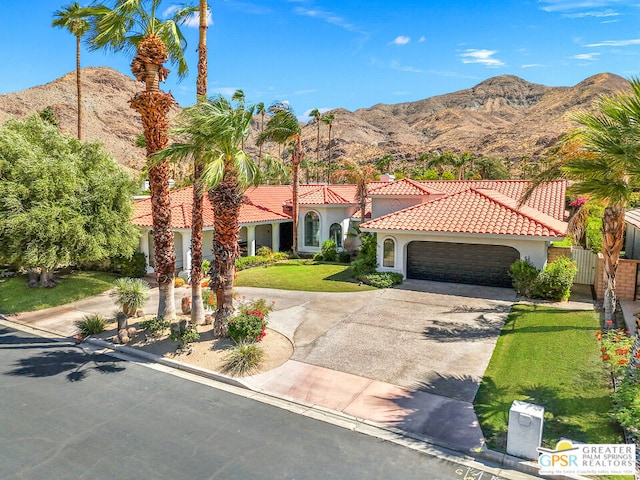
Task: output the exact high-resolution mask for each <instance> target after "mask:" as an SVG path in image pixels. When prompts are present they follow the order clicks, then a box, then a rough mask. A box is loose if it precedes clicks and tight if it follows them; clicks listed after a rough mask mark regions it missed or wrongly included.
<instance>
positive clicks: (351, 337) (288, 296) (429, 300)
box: [237, 280, 516, 402]
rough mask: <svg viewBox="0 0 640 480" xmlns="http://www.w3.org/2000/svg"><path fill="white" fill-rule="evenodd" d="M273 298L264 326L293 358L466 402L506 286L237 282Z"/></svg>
mask: <svg viewBox="0 0 640 480" xmlns="http://www.w3.org/2000/svg"><path fill="white" fill-rule="evenodd" d="M237 291H238V293H239V294H240V295H247V296H248V297H264V298H266V299H268V300H274V301H275V302H276V305H275V307H276V311H274V312H273V313H272V314H271V318H270V322H271V326H272V327H273V328H275V329H276V330H279V331H281V332H282V333H284V334H286V335H287V336H289V338H291V339H292V340H293V342H294V345H295V352H294V356H293V359H294V360H297V361H300V362H305V363H309V364H312V365H317V366H320V367H325V368H330V369H332V370H338V371H341V372H346V373H350V374H353V375H358V376H362V377H366V378H370V379H374V380H379V381H382V382H386V383H390V384H394V385H398V386H402V387H406V388H410V389H412V390H420V391H425V392H429V393H434V394H438V395H441V396H444V397H448V398H452V399H455V400H461V401H466V402H472V401H473V397H474V396H475V394H476V391H477V389H478V386H479V382H480V380H481V379H482V375H483V373H484V371H485V369H486V367H487V364H488V363H489V359H490V358H491V354H492V352H493V348H494V346H495V343H496V341H497V338H498V335H499V333H500V329H501V328H502V325H503V324H504V321H505V319H506V316H507V314H508V312H509V310H510V308H511V305H512V304H513V302H514V301H515V300H516V294H515V292H514V291H513V290H512V289H505V288H495V287H483V286H476V285H460V284H448V283H438V282H429V281H418V280H408V281H405V283H403V284H402V285H401V286H399V287H396V288H394V289H386V290H373V291H367V292H356V293H314V292H296V291H280V290H270V289H255V288H238V289H237Z"/></svg>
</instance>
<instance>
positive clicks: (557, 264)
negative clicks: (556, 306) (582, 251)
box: [535, 257, 578, 301]
mask: <svg viewBox="0 0 640 480" xmlns="http://www.w3.org/2000/svg"><path fill="white" fill-rule="evenodd" d="M576 273H578V268H577V267H576V265H575V263H573V262H572V261H571V260H570V259H568V258H567V257H559V258H557V259H556V260H554V261H553V262H551V263H548V264H547V265H546V266H545V267H544V269H543V270H542V272H540V274H539V275H538V278H537V279H536V282H535V295H536V296H539V297H541V298H546V299H548V300H555V301H559V300H567V299H568V298H569V295H571V287H572V286H573V279H574V278H575V276H576Z"/></svg>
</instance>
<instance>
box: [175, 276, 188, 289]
mask: <svg viewBox="0 0 640 480" xmlns="http://www.w3.org/2000/svg"><path fill="white" fill-rule="evenodd" d="M186 284H187V282H186V281H185V279H184V278H180V277H176V278H174V279H173V286H174V287H175V288H179V287H184V286H185V285H186Z"/></svg>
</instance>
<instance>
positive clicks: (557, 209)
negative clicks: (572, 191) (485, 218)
mask: <svg viewBox="0 0 640 480" xmlns="http://www.w3.org/2000/svg"><path fill="white" fill-rule="evenodd" d="M416 183H419V184H420V185H423V186H425V187H427V188H433V189H437V190H439V191H441V192H444V193H448V194H453V193H458V192H461V191H463V190H467V189H469V188H475V189H489V190H495V191H497V192H500V193H502V194H504V195H506V196H508V197H510V198H513V199H514V200H516V202H517V201H518V200H519V199H520V197H521V196H522V194H523V193H524V191H525V190H526V189H527V187H529V185H530V183H529V182H528V181H527V180H426V181H416ZM566 190H567V182H566V180H555V181H553V182H548V183H544V184H542V185H540V186H539V187H538V188H536V190H535V191H534V193H533V195H532V196H531V198H529V200H528V201H527V203H526V205H528V206H530V207H532V208H535V209H536V210H540V211H541V212H543V213H546V214H547V215H549V216H551V217H554V218H557V219H558V220H564V212H565V204H564V202H565V195H566Z"/></svg>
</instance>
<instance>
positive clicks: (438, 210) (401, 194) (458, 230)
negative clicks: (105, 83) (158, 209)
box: [133, 179, 567, 286]
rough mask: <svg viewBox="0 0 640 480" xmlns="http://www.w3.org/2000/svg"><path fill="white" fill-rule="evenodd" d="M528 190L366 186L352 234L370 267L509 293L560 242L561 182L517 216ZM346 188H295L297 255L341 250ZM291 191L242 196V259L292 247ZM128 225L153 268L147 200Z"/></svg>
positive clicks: (186, 228) (176, 201)
mask: <svg viewBox="0 0 640 480" xmlns="http://www.w3.org/2000/svg"><path fill="white" fill-rule="evenodd" d="M527 186H528V182H526V181H520V180H500V181H498V180H496V181H489V180H486V181H484V180H483V181H413V180H408V179H403V180H398V181H393V180H391V179H389V181H383V182H374V183H372V184H370V185H369V199H368V201H367V207H366V211H365V216H366V218H367V219H368V220H367V221H365V223H364V224H362V225H361V229H362V230H363V231H366V232H372V233H377V238H378V264H379V267H380V269H381V270H388V271H395V272H399V273H401V274H402V275H403V276H404V277H407V278H417V279H429V280H438V281H449V282H461V283H475V284H484V285H496V286H510V285H511V280H510V278H509V275H508V272H509V265H511V263H513V261H515V260H516V259H518V258H523V259H524V258H529V259H530V260H531V261H532V262H533V263H534V264H535V265H536V266H538V267H539V268H541V267H543V266H544V265H545V263H546V259H547V248H548V246H549V244H550V242H551V241H557V240H559V239H561V238H563V237H564V236H565V234H566V230H567V224H566V223H565V221H564V215H565V203H564V202H565V193H566V182H565V181H563V180H558V181H555V182H550V183H548V184H545V185H542V186H540V187H538V188H537V189H536V190H535V192H534V194H533V195H532V197H531V198H530V200H529V201H528V202H527V203H526V204H525V205H523V206H522V207H520V208H518V205H517V204H518V200H519V198H520V196H521V195H522V193H523V192H524V191H525V189H526V188H527ZM355 192H356V186H355V185H301V186H300V194H299V205H300V209H299V216H298V218H299V221H298V249H299V251H300V252H303V253H304V252H306V253H314V252H318V251H320V249H321V246H322V243H323V242H324V241H325V240H327V239H333V240H335V242H336V244H337V245H338V247H340V248H348V247H349V241H350V238H351V236H350V235H349V233H352V232H354V226H356V225H358V224H359V223H360V219H361V214H360V206H359V203H358V202H357V201H356V199H355ZM191 199H192V189H191V188H190V187H187V188H183V189H180V190H175V191H173V192H172V193H171V205H172V223H173V227H174V231H175V232H176V237H175V238H176V240H175V245H176V265H177V267H178V268H183V269H189V268H190V263H191V262H190V261H191V258H190V252H189V247H190V243H191V231H190V229H191ZM291 201H292V199H291V187H290V186H287V185H284V186H282V185H261V186H258V187H255V188H251V189H249V190H248V191H247V192H246V193H245V195H244V203H243V205H242V208H241V210H240V226H241V229H240V233H239V242H240V244H241V246H243V247H244V249H245V250H246V254H248V255H253V254H255V252H256V250H257V248H258V247H260V246H267V247H270V248H272V249H273V250H275V251H286V250H289V249H290V248H291V243H292V236H293V235H292V234H293V231H292V224H293V222H292V220H291V212H292V204H291ZM134 210H135V213H134V217H133V222H134V224H136V225H138V226H139V227H140V229H141V241H140V250H141V251H142V252H144V253H145V255H147V258H149V259H150V263H151V264H150V267H153V235H152V228H151V225H152V222H151V203H150V200H149V199H144V200H139V201H138V202H136V204H135V208H134ZM204 210H205V215H204V225H205V227H204V235H203V250H204V252H203V253H204V256H205V258H209V259H210V258H211V256H212V255H211V250H210V248H208V246H209V245H211V243H212V241H213V213H212V208H211V205H210V204H209V202H208V199H206V200H205V206H204Z"/></svg>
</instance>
